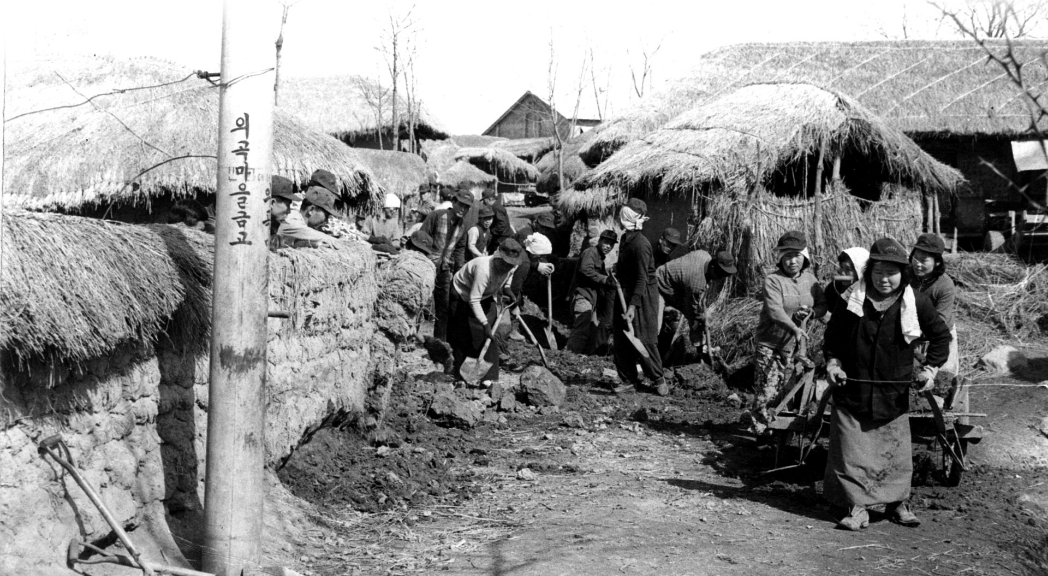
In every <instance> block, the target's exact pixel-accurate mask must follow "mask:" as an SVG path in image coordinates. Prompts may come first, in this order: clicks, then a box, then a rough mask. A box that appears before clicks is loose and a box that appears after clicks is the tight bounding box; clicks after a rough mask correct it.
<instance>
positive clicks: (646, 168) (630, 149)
mask: <svg viewBox="0 0 1048 576" xmlns="http://www.w3.org/2000/svg"><path fill="white" fill-rule="evenodd" d="M823 145H826V146H827V155H826V157H825V159H824V162H826V163H829V162H831V159H832V158H833V157H834V156H837V155H841V156H843V157H844V163H845V164H849V163H851V164H859V163H863V164H873V165H876V166H877V168H878V169H877V172H878V173H879V174H880V175H881V177H882V178H883V179H884V181H885V182H891V183H896V184H901V185H903V186H905V187H907V188H911V189H914V190H920V191H923V192H926V193H949V192H951V191H952V190H953V189H954V188H955V187H956V186H957V185H958V184H959V183H960V182H962V181H963V177H962V176H961V174H960V173H959V172H957V171H956V170H955V169H953V168H950V167H948V166H946V165H944V164H941V163H939V162H938V161H936V160H935V159H934V158H932V157H931V156H929V155H928V154H927V153H925V152H924V151H923V150H921V149H920V148H919V147H918V146H917V145H916V144H915V143H914V142H913V141H912V140H910V139H909V138H908V137H907V136H906V135H905V134H903V133H902V132H900V131H899V130H896V129H893V128H890V127H888V126H887V125H886V124H885V123H884V122H882V121H881V120H880V119H878V118H877V117H875V116H874V115H873V114H871V113H870V112H869V111H867V110H866V109H865V107H863V106H862V105H861V104H859V103H858V102H856V101H855V100H853V99H851V98H849V97H847V96H844V95H841V94H837V93H834V92H831V91H827V90H824V89H822V88H818V87H816V86H812V85H810V84H780V83H776V84H756V85H750V86H746V87H743V88H739V89H738V90H736V91H734V92H732V93H729V94H727V95H725V96H722V97H720V98H718V99H716V100H714V101H711V102H709V103H706V104H704V105H702V106H699V107H697V108H695V109H693V110H690V111H688V112H685V113H683V114H681V115H680V116H678V117H676V118H674V119H673V120H671V121H670V122H668V123H667V124H666V125H665V126H664V127H663V128H661V129H659V130H656V131H655V132H652V133H650V134H648V135H647V136H644V137H642V138H640V139H638V140H635V141H633V142H630V143H629V144H626V145H625V146H624V147H623V148H622V149H621V150H619V151H618V152H616V153H615V154H614V155H613V156H611V158H609V159H607V160H605V161H604V162H603V163H602V164H601V165H600V166H598V167H597V168H595V169H593V170H592V171H591V172H589V173H587V174H585V175H584V176H582V177H581V178H580V179H579V180H578V181H577V182H576V183H575V187H576V188H577V189H580V190H585V189H587V188H613V189H617V190H619V191H621V192H620V193H619V194H618V195H614V196H612V197H610V198H609V196H608V194H607V192H606V191H603V190H600V191H598V192H596V193H589V194H579V193H577V192H575V191H568V192H565V193H562V194H561V196H560V199H559V204H560V206H561V207H562V209H564V210H565V212H566V213H568V214H575V213H577V212H579V211H582V210H587V211H589V212H597V213H607V212H609V211H611V210H613V209H614V207H615V202H609V200H613V199H614V200H619V199H622V198H624V197H625V196H626V195H641V196H644V195H651V194H654V195H656V196H661V195H666V194H689V195H693V194H696V193H700V192H703V191H707V190H725V191H727V192H729V193H733V194H735V195H742V194H745V193H747V192H748V191H750V190H752V189H753V188H754V187H755V186H758V185H764V184H766V183H767V182H768V181H769V180H770V179H771V177H772V176H773V175H774V174H776V173H781V172H782V171H783V170H785V169H787V168H789V167H790V166H795V165H797V164H806V163H807V162H808V161H809V160H810V159H811V158H812V157H813V155H817V153H818V150H819V148H820V147H821V146H823Z"/></svg>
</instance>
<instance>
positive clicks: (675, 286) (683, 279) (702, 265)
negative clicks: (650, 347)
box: [655, 250, 736, 363]
mask: <svg viewBox="0 0 1048 576" xmlns="http://www.w3.org/2000/svg"><path fill="white" fill-rule="evenodd" d="M735 272H736V268H735V259H734V258H732V256H731V254H730V253H728V252H725V251H721V252H718V253H717V258H716V259H714V258H711V257H710V255H709V253H708V252H706V251H705V250H693V251H691V252H688V253H687V254H685V255H684V256H681V257H679V258H675V259H673V260H670V261H669V262H667V263H666V264H663V265H662V266H659V267H658V268H657V269H656V270H655V280H656V282H657V284H658V287H659V296H660V297H661V299H662V302H664V303H665V307H664V308H665V311H666V314H665V316H666V318H667V321H666V322H664V326H663V329H662V330H661V331H660V334H659V350H660V351H661V353H662V361H663V363H665V362H666V361H667V360H669V356H670V352H671V349H672V347H673V343H674V336H676V337H677V338H678V339H679V338H682V336H680V335H679V332H681V331H682V330H681V327H680V325H679V324H678V321H679V320H669V319H670V317H671V315H670V314H669V312H670V310H669V309H673V310H676V311H677V316H678V318H679V315H683V316H684V319H685V320H686V321H687V327H688V338H689V339H690V340H691V342H692V344H694V345H697V346H698V345H701V343H702V339H703V334H704V333H705V330H706V289H707V288H709V285H710V283H711V282H713V281H715V280H720V279H722V278H727V277H728V276H731V275H732V274H735Z"/></svg>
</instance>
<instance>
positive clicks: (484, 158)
mask: <svg viewBox="0 0 1048 576" xmlns="http://www.w3.org/2000/svg"><path fill="white" fill-rule="evenodd" d="M455 160H464V161H466V162H469V163H470V164H472V165H474V166H476V167H477V168H480V169H481V170H483V171H484V172H487V173H488V174H491V175H493V176H496V177H498V179H499V180H501V181H503V182H534V181H535V180H537V179H538V177H539V171H538V170H536V169H535V167H534V166H532V165H531V164H528V163H527V162H525V161H523V160H521V159H520V158H517V157H516V156H514V155H513V154H511V153H509V152H507V151H505V150H502V149H499V148H459V149H458V150H457V151H456V152H455Z"/></svg>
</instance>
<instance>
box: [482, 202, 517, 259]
mask: <svg viewBox="0 0 1048 576" xmlns="http://www.w3.org/2000/svg"><path fill="white" fill-rule="evenodd" d="M480 201H481V202H483V203H484V205H485V206H487V207H488V208H491V211H492V212H493V213H494V219H493V220H492V221H491V228H490V231H491V238H490V239H488V252H489V253H491V254H494V253H495V250H497V249H498V246H499V243H500V242H502V239H503V238H511V237H513V226H512V225H511V224H510V222H509V214H508V213H507V212H506V207H505V206H503V205H502V200H501V199H499V195H498V192H496V191H495V190H494V189H491V188H488V189H486V190H484V193H483V194H482V195H481V199H480Z"/></svg>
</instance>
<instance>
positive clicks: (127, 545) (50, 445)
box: [38, 434, 214, 576]
mask: <svg viewBox="0 0 1048 576" xmlns="http://www.w3.org/2000/svg"><path fill="white" fill-rule="evenodd" d="M38 450H39V452H40V454H41V455H46V456H50V457H51V459H52V460H54V461H55V463H57V464H58V465H59V466H61V467H62V468H63V469H65V471H66V472H67V473H68V474H69V475H70V476H72V477H73V480H74V481H76V483H77V485H78V486H80V489H81V490H83V491H84V494H86V495H87V498H88V500H90V501H91V503H92V504H94V505H95V507H96V508H98V511H99V513H101V514H102V518H104V519H105V521H106V523H107V524H109V527H110V528H111V529H112V530H113V534H114V535H115V536H116V537H117V539H118V540H120V543H121V544H123V545H124V549H125V550H127V553H128V554H129V555H130V556H125V555H123V554H114V553H112V552H107V551H106V550H103V549H101V548H99V547H98V546H95V545H93V544H90V543H88V542H81V541H80V540H77V539H76V538H74V539H72V540H71V541H70V542H69V546H68V547H67V548H66V566H67V567H69V569H70V570H76V565H77V564H80V565H85V564H118V565H120V566H127V567H129V568H137V569H139V570H141V571H142V573H143V574H145V575H146V576H153V575H154V574H171V575H172V576H214V574H211V573H210V572H199V571H197V570H191V569H189V568H181V567H179V566H167V565H163V564H157V563H155V562H149V561H148V560H145V559H144V558H142V554H141V552H139V550H138V548H136V547H135V545H134V544H132V543H131V538H129V537H128V535H127V532H125V531H124V529H123V527H121V526H120V524H119V523H118V522H117V521H116V518H115V517H113V514H112V513H111V512H110V511H109V509H108V508H106V505H105V503H103V502H102V499H101V498H99V496H98V493H97V492H95V490H94V488H92V487H91V485H90V484H88V483H87V481H86V480H85V479H84V477H83V475H82V474H80V471H79V470H77V468H76V463H75V462H74V460H73V455H72V454H71V453H70V452H69V446H66V443H65V442H64V441H63V440H62V436H61V435H59V434H55V435H54V436H49V437H47V438H45V439H44V440H43V441H42V442H40V445H39V447H38ZM84 549H87V550H90V551H91V552H94V553H97V554H99V557H98V558H86V559H82V558H81V552H82V551H83V550H84Z"/></svg>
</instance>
